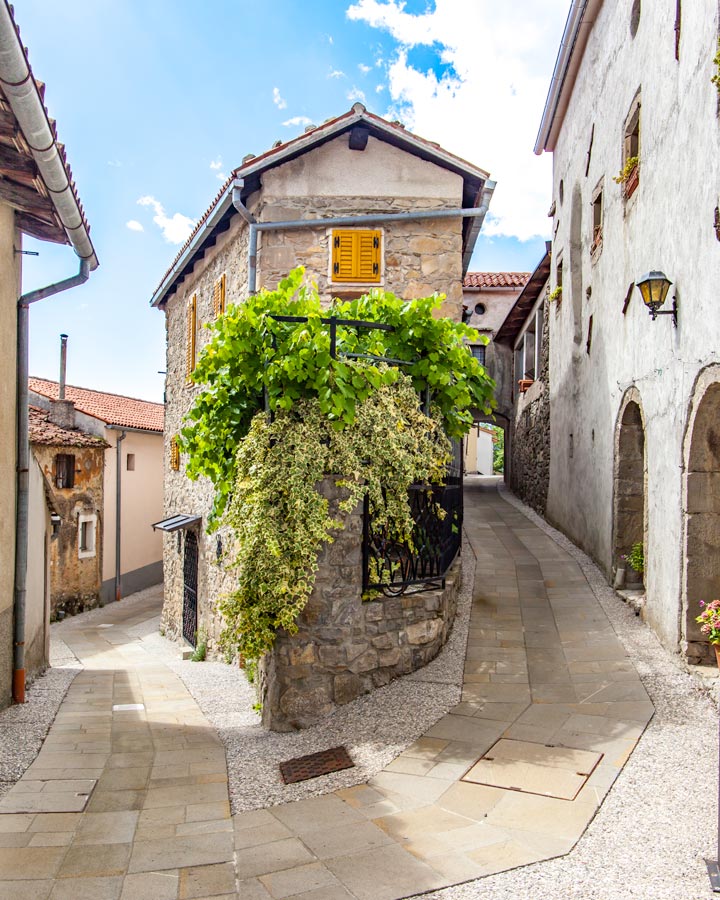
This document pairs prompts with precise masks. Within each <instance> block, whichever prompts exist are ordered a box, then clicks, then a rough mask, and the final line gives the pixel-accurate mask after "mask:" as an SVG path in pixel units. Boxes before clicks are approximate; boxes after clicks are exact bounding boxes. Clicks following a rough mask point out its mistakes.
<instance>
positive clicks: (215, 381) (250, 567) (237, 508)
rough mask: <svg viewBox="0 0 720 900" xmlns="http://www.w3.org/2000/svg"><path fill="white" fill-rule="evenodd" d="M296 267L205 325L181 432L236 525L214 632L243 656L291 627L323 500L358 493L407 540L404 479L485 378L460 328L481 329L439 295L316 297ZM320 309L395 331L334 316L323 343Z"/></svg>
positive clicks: (435, 467) (308, 579)
mask: <svg viewBox="0 0 720 900" xmlns="http://www.w3.org/2000/svg"><path fill="white" fill-rule="evenodd" d="M303 275H304V272H303V270H302V269H301V268H300V269H295V270H293V271H292V272H291V273H290V274H289V275H288V277H287V278H286V279H284V280H283V281H282V282H281V283H280V285H279V286H278V288H277V290H275V291H264V292H262V293H260V294H257V295H256V296H253V297H249V298H248V299H247V300H246V301H245V302H244V303H242V304H238V305H236V306H231V307H229V309H228V310H227V312H226V313H225V315H224V316H222V317H221V318H220V319H218V320H217V321H216V322H214V323H212V324H211V325H210V326H209V327H210V329H211V332H212V334H211V338H210V341H209V342H208V344H207V345H206V347H205V348H204V350H203V352H202V354H201V356H200V359H199V362H198V365H197V368H196V369H195V372H194V373H193V380H194V381H195V382H196V383H198V384H201V385H202V390H201V391H200V392H199V393H198V395H197V396H196V398H195V401H194V403H193V405H192V407H191V409H190V412H189V413H188V416H187V417H186V420H187V424H186V427H185V428H183V430H182V435H181V439H180V444H181V448H182V449H183V450H184V451H185V452H186V453H187V467H186V472H187V474H188V475H189V477H190V478H198V477H199V476H206V477H208V478H209V479H210V480H211V481H212V483H213V485H214V488H215V504H214V508H213V512H212V514H211V517H210V522H209V527H210V529H213V528H215V527H217V525H218V524H219V523H220V522H221V521H222V522H224V523H225V524H227V525H228V526H229V527H231V528H232V530H233V532H234V534H235V536H236V546H235V548H234V551H233V553H232V556H233V561H232V565H233V566H235V567H236V570H237V580H236V589H235V590H234V591H233V592H232V594H231V595H229V596H227V597H225V598H223V599H222V600H221V602H220V609H221V611H222V613H223V616H224V619H225V626H226V627H225V632H224V640H225V643H226V645H227V646H228V647H230V648H232V649H233V650H235V649H236V650H238V651H239V653H240V655H241V657H242V658H244V659H247V660H250V659H257V658H258V657H259V656H261V655H262V654H263V653H264V652H265V651H266V650H268V649H269V648H270V647H271V646H272V643H273V641H274V636H275V634H276V632H277V630H278V628H285V629H287V630H288V631H289V632H291V633H292V632H293V631H294V630H296V628H297V626H296V624H295V623H296V620H297V616H298V614H299V613H300V612H301V610H302V609H303V607H304V606H305V604H306V603H307V600H308V597H309V596H310V593H311V591H312V587H313V584H314V580H315V573H316V570H317V555H318V551H319V549H320V547H321V546H322V544H323V542H326V541H327V542H330V541H332V540H333V534H334V533H336V532H337V530H338V529H339V528H341V527H342V525H341V522H340V521H339V520H338V519H337V518H334V517H333V515H335V516H336V515H337V512H338V511H343V510H344V511H348V510H351V509H353V508H354V507H355V506H356V505H357V503H358V502H359V501H360V500H361V499H362V497H363V496H364V495H366V494H367V495H368V498H369V502H370V507H371V510H372V513H373V516H374V517H375V520H376V522H378V523H379V524H381V525H385V526H386V527H387V530H388V534H391V535H393V536H396V537H398V538H400V539H409V537H410V532H411V528H412V521H411V517H410V510H409V507H408V502H407V490H408V487H409V485H410V484H412V483H413V482H424V483H438V482H439V481H441V480H442V475H443V472H444V469H445V466H446V464H447V461H448V459H449V453H450V444H449V441H448V437H450V438H459V437H461V436H463V435H464V434H466V433H467V431H468V430H469V428H470V426H471V425H472V421H473V411H474V410H481V411H483V412H485V413H488V412H490V411H491V407H492V391H493V388H494V384H493V382H492V380H491V379H490V378H489V377H488V375H487V373H486V372H485V369H484V368H483V367H482V366H481V365H480V363H479V362H478V361H477V360H476V359H475V358H474V357H473V356H472V354H471V353H470V350H469V348H468V346H467V344H466V343H465V339H468V340H471V341H477V340H478V335H477V332H475V331H474V330H473V329H471V328H468V327H467V326H466V325H463V324H460V323H457V322H453V321H452V320H450V319H447V318H443V317H439V316H438V315H437V312H438V310H439V307H440V304H441V302H442V299H443V298H442V296H440V295H436V296H433V297H428V298H424V299H420V300H413V301H404V300H401V299H400V298H398V297H396V296H394V295H393V294H391V293H389V292H386V291H382V290H376V291H372V292H371V293H370V294H368V295H367V296H364V297H360V298H359V299H356V300H351V301H347V302H342V301H339V300H335V301H334V302H333V303H332V305H331V306H330V307H329V308H328V309H323V308H322V307H321V304H320V299H319V297H318V294H317V292H316V290H314V289H313V288H309V287H307V286H304V285H303ZM273 315H282V316H296V317H299V318H302V319H303V320H305V319H306V320H307V321H300V322H280V321H277V320H276V319H273V318H272V316H273ZM331 315H332V316H336V317H338V318H341V319H346V320H362V321H365V322H375V323H382V324H386V325H390V326H392V328H393V330H392V331H386V330H369V329H363V328H354V327H349V326H338V327H337V354H336V356H335V357H333V356H332V355H331V346H330V340H331V339H330V329H329V328H328V325H327V324H326V323H323V322H322V319H323V318H327V317H329V316H331ZM368 356H375V357H377V356H382V357H385V358H388V359H393V360H399V361H403V363H404V364H403V365H388V364H386V363H383V362H377V361H375V360H373V359H367V358H366V357H368ZM428 395H429V397H430V398H431V405H430V409H429V414H426V413H425V412H424V411H423V408H422V406H421V402H420V398H426V397H427V396H428ZM265 398H267V405H268V408H269V410H270V415H268V414H267V413H266V412H265ZM327 473H339V474H337V475H336V476H335V480H336V483H337V484H338V485H339V486H341V487H342V488H344V499H343V501H342V503H341V504H340V507H339V510H337V509H336V510H334V511H333V509H331V507H330V505H329V504H328V501H327V499H326V498H325V497H324V496H323V494H322V493H321V492H320V491H319V490H318V484H319V482H321V481H322V479H323V477H324V476H325V475H326V474H327Z"/></svg>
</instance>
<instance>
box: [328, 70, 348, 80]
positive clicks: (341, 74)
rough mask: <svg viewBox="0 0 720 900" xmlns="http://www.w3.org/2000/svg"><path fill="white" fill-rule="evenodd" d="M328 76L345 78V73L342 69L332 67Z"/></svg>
mask: <svg viewBox="0 0 720 900" xmlns="http://www.w3.org/2000/svg"><path fill="white" fill-rule="evenodd" d="M328 78H345V73H344V72H343V71H342V69H330V71H329V72H328Z"/></svg>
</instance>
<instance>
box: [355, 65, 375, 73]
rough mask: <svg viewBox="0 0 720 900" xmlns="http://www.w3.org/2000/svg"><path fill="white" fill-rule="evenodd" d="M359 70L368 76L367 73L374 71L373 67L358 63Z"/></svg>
mask: <svg viewBox="0 0 720 900" xmlns="http://www.w3.org/2000/svg"><path fill="white" fill-rule="evenodd" d="M358 69H360V71H361V72H362V73H363V75H367V73H368V72H369V71H370V70H371V69H372V66H366V65H365V63H358Z"/></svg>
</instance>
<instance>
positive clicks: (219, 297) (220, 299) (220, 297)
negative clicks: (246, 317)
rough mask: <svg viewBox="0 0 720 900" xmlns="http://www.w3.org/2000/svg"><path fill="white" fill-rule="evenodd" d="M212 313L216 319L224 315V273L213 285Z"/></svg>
mask: <svg viewBox="0 0 720 900" xmlns="http://www.w3.org/2000/svg"><path fill="white" fill-rule="evenodd" d="M213 315H214V316H215V318H216V319H217V318H218V316H222V315H225V273H224V272H223V274H222V275H221V276H220V278H218V280H217V281H216V282H215V284H214V285H213Z"/></svg>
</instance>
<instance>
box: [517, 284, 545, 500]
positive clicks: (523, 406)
mask: <svg viewBox="0 0 720 900" xmlns="http://www.w3.org/2000/svg"><path fill="white" fill-rule="evenodd" d="M548 318H549V316H548V303H547V301H545V310H544V315H543V333H542V341H541V351H540V364H539V366H538V378H537V380H536V381H535V382H534V383H533V384H532V385H531V386H530V387H529V388H528V390H527V391H526V392H525V393H524V394H520V393H518V394H517V397H516V404H515V418H514V422H513V425H512V435H511V440H510V447H511V465H510V486H511V488H512V489H513V491H515V493H516V494H517V495H518V496H519V497H521V498H522V499H523V500H524V501H525V502H526V503H528V504H529V505H530V506H532V508H533V509H534V510H536V511H537V512H539V513H540V514H541V515H544V514H545V508H546V506H547V496H548V485H549V480H550V391H549V381H548V378H549V366H548V358H549V352H548V351H549V326H548ZM516 389H517V386H516Z"/></svg>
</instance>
